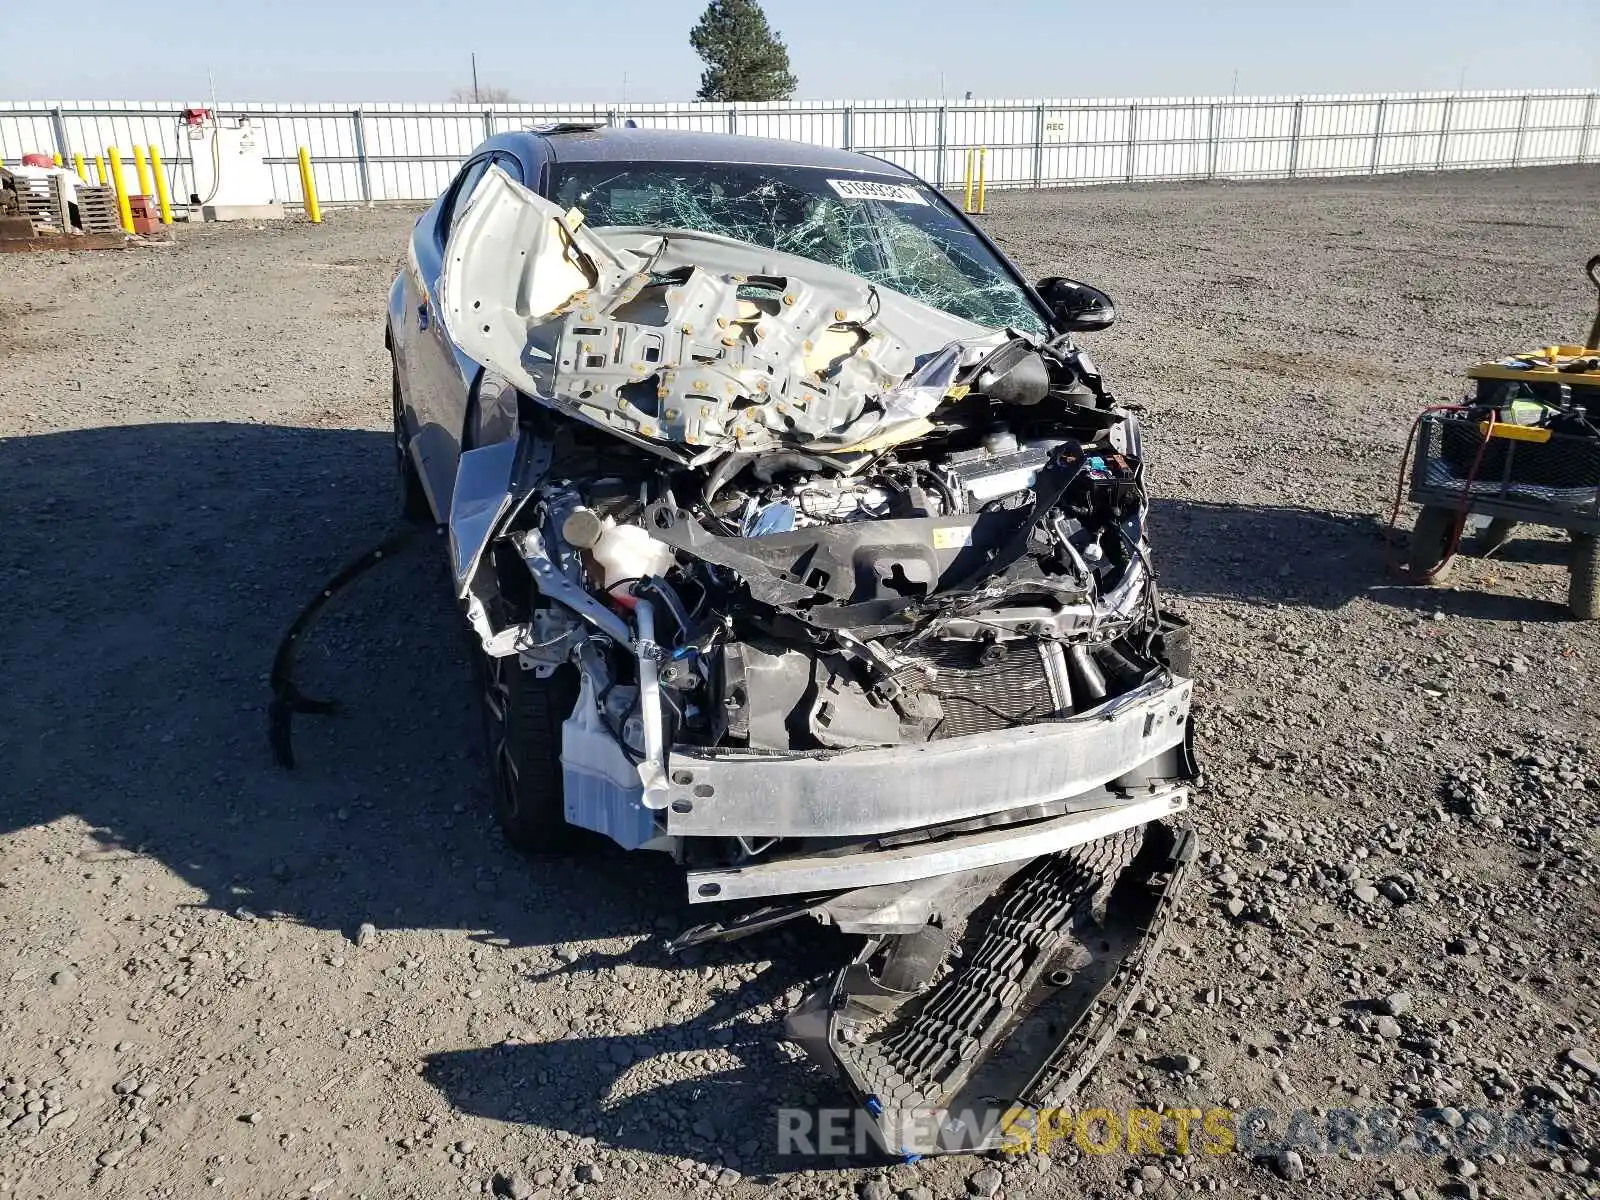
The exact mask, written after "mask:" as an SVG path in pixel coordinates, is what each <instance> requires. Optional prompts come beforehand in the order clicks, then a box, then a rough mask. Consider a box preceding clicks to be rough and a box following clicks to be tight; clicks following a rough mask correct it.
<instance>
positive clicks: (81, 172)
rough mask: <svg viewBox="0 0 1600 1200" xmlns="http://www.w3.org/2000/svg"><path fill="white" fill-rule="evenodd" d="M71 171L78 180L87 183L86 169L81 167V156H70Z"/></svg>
mask: <svg viewBox="0 0 1600 1200" xmlns="http://www.w3.org/2000/svg"><path fill="white" fill-rule="evenodd" d="M72 169H73V170H74V171H76V172H77V173H78V178H79V179H81V180H83V181H84V182H85V183H88V182H89V176H88V175H87V174H86V171H87V169H88V168H86V167H85V166H84V165H83V155H81V154H74V155H73V156H72Z"/></svg>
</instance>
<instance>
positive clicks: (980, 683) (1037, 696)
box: [917, 642, 1056, 739]
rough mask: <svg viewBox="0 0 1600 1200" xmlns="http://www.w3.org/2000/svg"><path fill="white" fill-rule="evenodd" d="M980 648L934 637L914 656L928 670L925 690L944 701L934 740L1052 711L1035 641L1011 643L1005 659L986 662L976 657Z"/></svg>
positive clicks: (1022, 721)
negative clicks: (929, 680) (930, 679)
mask: <svg viewBox="0 0 1600 1200" xmlns="http://www.w3.org/2000/svg"><path fill="white" fill-rule="evenodd" d="M919 649H921V647H919ZM982 651H983V647H981V646H978V645H975V644H973V643H971V642H935V643H933V644H932V646H931V647H929V648H927V650H926V652H925V653H923V654H919V655H918V656H917V658H918V660H919V661H920V662H922V663H925V664H926V665H927V666H929V667H932V668H933V669H934V671H933V674H934V678H933V682H932V683H931V684H929V685H928V686H927V688H926V689H925V690H927V691H930V692H933V693H934V694H935V695H937V696H938V697H939V701H940V703H941V704H943V706H944V720H943V721H942V722H940V724H939V727H938V729H936V730H935V731H934V733H933V737H934V738H935V739H943V738H953V737H961V736H963V735H965V734H969V733H989V732H991V731H993V730H996V729H1008V728H1010V727H1011V726H1013V725H1025V724H1027V723H1028V722H1030V721H1042V720H1044V719H1045V718H1047V717H1050V716H1053V715H1054V714H1055V711H1056V701H1055V698H1054V697H1053V696H1052V695H1051V694H1050V680H1049V677H1048V676H1047V675H1046V674H1045V666H1044V658H1043V657H1042V653H1041V649H1040V646H1039V645H1038V644H1037V643H1030V642H1021V643H1018V642H1013V643H1011V644H1010V646H1009V651H1010V652H1009V653H1008V654H1007V655H1006V656H1005V658H1004V659H1002V660H1001V661H999V662H997V663H994V664H993V665H991V666H984V665H983V663H981V662H979V661H978V656H979V654H981V653H982Z"/></svg>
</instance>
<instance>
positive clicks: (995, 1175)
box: [967, 1167, 1005, 1200]
mask: <svg viewBox="0 0 1600 1200" xmlns="http://www.w3.org/2000/svg"><path fill="white" fill-rule="evenodd" d="M1004 1182H1005V1181H1004V1180H1003V1179H1002V1178H1001V1177H1000V1172H999V1171H996V1170H995V1169H994V1168H993V1167H984V1168H983V1170H981V1171H978V1172H977V1173H976V1174H974V1175H972V1176H970V1177H968V1179H967V1191H968V1192H969V1193H970V1194H971V1195H974V1196H978V1197H981V1198H982V1200H988V1197H990V1196H994V1195H996V1194H998V1193H999V1191H1000V1185H1001V1184H1002V1183H1004Z"/></svg>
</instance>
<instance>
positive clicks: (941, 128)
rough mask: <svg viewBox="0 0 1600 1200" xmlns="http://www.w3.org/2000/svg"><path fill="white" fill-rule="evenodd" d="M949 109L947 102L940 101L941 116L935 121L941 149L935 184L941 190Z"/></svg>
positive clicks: (935, 133) (935, 171)
mask: <svg viewBox="0 0 1600 1200" xmlns="http://www.w3.org/2000/svg"><path fill="white" fill-rule="evenodd" d="M948 111H949V106H948V105H947V104H945V103H944V102H943V101H942V100H941V101H940V102H939V117H938V119H937V120H936V121H934V123H933V127H934V136H935V137H936V138H937V139H938V142H939V149H938V153H939V161H938V164H937V166H936V168H935V170H934V173H933V186H934V187H936V188H938V189H939V190H940V191H943V190H944V156H945V142H944V118H945V114H946V113H947V112H948Z"/></svg>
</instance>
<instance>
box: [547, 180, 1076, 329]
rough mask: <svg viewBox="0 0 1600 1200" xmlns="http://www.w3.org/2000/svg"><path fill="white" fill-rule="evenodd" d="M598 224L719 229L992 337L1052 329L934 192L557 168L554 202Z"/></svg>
mask: <svg viewBox="0 0 1600 1200" xmlns="http://www.w3.org/2000/svg"><path fill="white" fill-rule="evenodd" d="M551 198H552V199H553V200H555V202H556V203H558V204H560V205H561V206H562V207H563V208H576V209H578V210H579V211H581V212H582V213H583V214H584V218H585V219H586V220H587V222H588V224H589V225H590V226H591V227H594V228H597V229H598V228H607V227H615V226H644V227H647V228H656V229H688V230H694V231H697V232H700V233H716V234H721V235H722V236H724V237H730V238H736V239H738V240H739V241H741V242H750V243H752V244H754V245H757V246H763V247H767V248H770V249H773V250H781V251H783V252H784V253H787V254H795V255H799V256H801V257H803V258H809V259H812V260H814V261H816V262H820V263H825V264H827V265H828V266H831V267H838V268H839V269H840V270H844V271H849V272H850V273H851V274H853V275H859V276H860V277H861V278H863V279H866V280H869V281H870V282H872V283H876V284H879V285H881V286H883V287H889V288H893V289H894V290H895V291H897V292H902V293H904V294H905V295H907V296H910V297H912V298H913V299H915V300H920V301H921V302H922V303H924V304H927V305H930V306H931V307H933V308H938V309H942V310H943V311H945V312H947V313H950V314H952V315H954V316H957V317H962V318H964V319H965V320H968V321H972V322H974V323H976V324H978V325H983V326H987V327H988V328H991V329H1000V328H1005V327H1007V326H1009V327H1011V328H1014V329H1022V330H1026V331H1027V332H1029V333H1038V334H1042V333H1045V332H1047V331H1046V328H1045V323H1044V320H1043V318H1042V317H1041V315H1040V313H1039V311H1038V310H1037V309H1036V308H1035V307H1034V305H1033V304H1032V302H1031V301H1030V300H1029V299H1028V296H1027V294H1026V293H1025V292H1024V291H1023V290H1022V288H1020V287H1019V286H1018V285H1017V283H1016V280H1015V279H1014V278H1013V277H1012V276H1011V274H1010V273H1009V272H1008V271H1007V270H1006V268H1005V266H1004V265H1003V264H1002V263H1001V262H1000V260H999V259H998V258H997V257H996V256H995V254H994V252H993V251H991V250H990V249H989V248H988V247H987V246H985V245H984V244H983V243H982V242H981V241H979V240H978V238H977V237H976V236H974V234H973V232H972V230H971V229H969V228H968V227H967V226H966V225H965V224H963V223H962V221H961V220H960V218H958V217H957V216H956V215H955V213H954V212H952V211H951V210H950V208H949V207H948V205H947V204H946V203H945V202H944V200H943V198H942V197H940V196H938V195H937V194H936V193H935V192H934V191H933V189H931V188H928V187H923V186H921V185H916V184H913V183H911V182H910V181H909V180H897V181H894V182H892V183H890V182H887V181H885V180H884V179H882V178H872V177H869V176H862V175H851V174H850V173H849V172H840V171H831V170H824V169H821V168H815V167H778V166H750V165H745V164H737V163H674V162H640V163H628V162H596V163H573V164H570V165H565V166H561V167H559V168H558V173H557V176H556V183H555V191H554V195H553V196H552V197H551Z"/></svg>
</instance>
